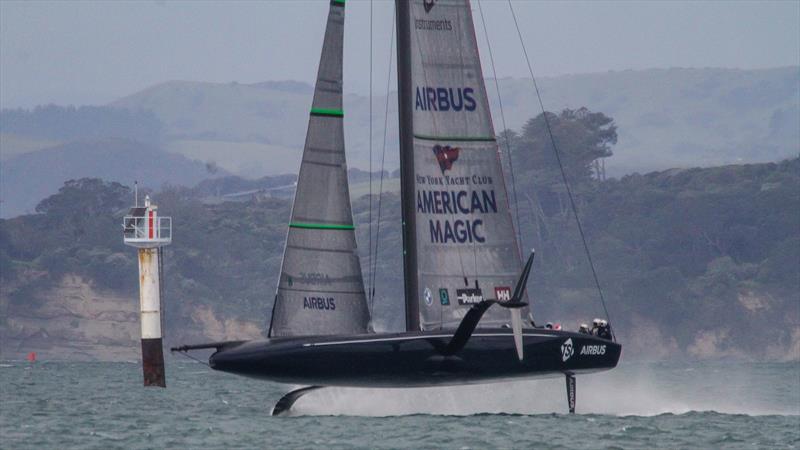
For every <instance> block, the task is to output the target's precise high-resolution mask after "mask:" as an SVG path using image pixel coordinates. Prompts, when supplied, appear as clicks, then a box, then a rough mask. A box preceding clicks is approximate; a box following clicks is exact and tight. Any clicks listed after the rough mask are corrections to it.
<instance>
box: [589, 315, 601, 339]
mask: <svg viewBox="0 0 800 450" xmlns="http://www.w3.org/2000/svg"><path fill="white" fill-rule="evenodd" d="M600 322H601V320H600V319H594V320H593V321H592V330H591V331H590V332H589V334H591V335H592V336H597V332H598V330H599V329H600Z"/></svg>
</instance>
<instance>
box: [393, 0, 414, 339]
mask: <svg viewBox="0 0 800 450" xmlns="http://www.w3.org/2000/svg"><path fill="white" fill-rule="evenodd" d="M395 5H396V8H397V11H396V14H395V16H396V17H397V101H398V112H399V114H398V116H399V118H400V128H399V134H400V203H401V205H402V208H401V210H402V211H401V212H402V220H403V223H402V227H403V285H404V286H405V299H406V331H419V299H418V298H417V296H418V294H417V293H418V292H419V289H418V288H417V284H418V279H417V278H418V277H417V237H416V229H417V225H416V212H415V209H414V208H415V204H414V190H415V188H414V129H413V123H414V121H413V114H414V111H413V110H412V108H411V101H410V100H409V99H411V98H413V94H412V81H411V20H410V17H411V8H410V2H409V1H408V0H396V1H395Z"/></svg>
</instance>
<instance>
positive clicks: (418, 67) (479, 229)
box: [397, 0, 528, 331]
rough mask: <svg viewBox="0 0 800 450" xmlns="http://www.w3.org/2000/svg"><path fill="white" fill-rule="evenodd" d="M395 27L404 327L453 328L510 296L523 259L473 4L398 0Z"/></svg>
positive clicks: (500, 320) (491, 314) (499, 319)
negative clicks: (484, 304) (471, 312)
mask: <svg viewBox="0 0 800 450" xmlns="http://www.w3.org/2000/svg"><path fill="white" fill-rule="evenodd" d="M397 27H398V87H399V89H398V91H399V97H400V130H401V131H400V153H401V155H400V159H401V174H402V177H403V181H402V184H403V186H402V192H403V199H402V201H403V218H404V230H403V233H404V234H403V237H404V247H405V248H404V250H405V252H404V262H405V264H404V267H405V270H406V302H407V304H406V328H407V329H408V330H409V331H413V330H417V329H424V330H428V329H440V328H441V329H447V328H455V327H457V326H458V324H459V322H460V321H461V318H463V317H464V315H465V314H466V311H467V310H468V309H469V308H470V307H471V306H472V305H473V304H476V303H478V302H480V301H481V300H483V299H484V298H492V299H498V300H501V301H502V300H506V299H509V298H510V297H511V290H512V289H513V287H514V283H515V281H516V278H517V277H518V276H519V273H520V270H521V267H522V263H521V257H520V254H519V248H518V245H517V240H516V236H515V233H514V228H513V223H512V219H511V214H510V209H509V200H508V195H507V192H506V185H505V181H504V178H503V172H502V167H501V162H500V157H499V153H498V146H497V142H496V139H495V133H494V126H493V125H492V118H491V113H490V110H489V102H488V98H487V95H486V87H485V85H484V80H483V74H482V72H481V63H480V56H479V54H478V46H477V42H476V37H475V28H474V25H473V20H472V11H471V8H470V3H469V1H468V0H412V1H409V2H405V1H399V2H397ZM527 313H528V311H527V308H526V310H525V311H523V314H527ZM510 322H511V315H510V313H509V312H508V311H507V310H505V309H503V308H494V309H492V310H489V311H488V312H487V313H486V315H485V316H484V318H483V320H482V321H481V326H483V327H497V326H503V325H506V324H510Z"/></svg>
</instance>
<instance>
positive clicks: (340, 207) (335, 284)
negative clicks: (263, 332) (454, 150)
mask: <svg viewBox="0 0 800 450" xmlns="http://www.w3.org/2000/svg"><path fill="white" fill-rule="evenodd" d="M344 11H345V2H344V0H333V1H331V4H330V12H329V13H328V23H327V29H326V31H325V41H324V44H323V47H322V56H321V58H320V63H319V72H318V74H317V84H316V89H315V91H314V100H313V105H312V107H311V111H310V118H309V123H308V133H307V134H306V142H305V147H304V149H303V159H302V163H301V165H300V174H299V178H298V181H297V191H296V194H295V199H294V207H293V208H292V217H291V222H290V224H289V233H288V236H287V240H286V249H285V251H284V255H283V266H282V268H281V274H280V280H279V283H278V291H277V294H276V297H275V306H274V308H273V312H272V322H271V325H270V331H269V335H270V336H298V335H326V334H355V333H363V332H366V330H367V324H368V322H369V312H368V310H367V302H366V296H365V293H364V283H363V279H362V275H361V266H360V263H359V259H358V254H357V251H356V237H355V230H354V227H353V215H352V212H351V208H350V193H349V188H348V184H347V164H346V161H345V149H344V130H343V126H342V121H343V118H344V113H343V111H342V51H343V37H344Z"/></svg>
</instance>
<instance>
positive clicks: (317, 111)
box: [311, 108, 344, 117]
mask: <svg viewBox="0 0 800 450" xmlns="http://www.w3.org/2000/svg"><path fill="white" fill-rule="evenodd" d="M311 115H312V116H330V117H344V111H342V110H341V109H331V108H311Z"/></svg>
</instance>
